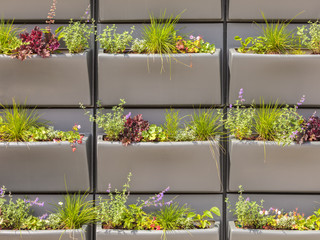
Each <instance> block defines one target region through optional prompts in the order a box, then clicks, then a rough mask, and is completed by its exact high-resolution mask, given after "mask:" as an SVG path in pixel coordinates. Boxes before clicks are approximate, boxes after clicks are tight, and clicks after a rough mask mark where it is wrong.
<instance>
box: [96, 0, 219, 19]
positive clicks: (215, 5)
mask: <svg viewBox="0 0 320 240" xmlns="http://www.w3.org/2000/svg"><path fill="white" fill-rule="evenodd" d="M165 10H166V16H170V15H171V14H173V15H174V16H176V15H177V14H179V13H181V12H182V11H183V10H186V11H185V12H184V13H183V14H182V17H181V19H195V20H212V19H221V11H222V10H221V0H198V1H193V0H184V1H183V3H182V2H181V1H179V0H161V1H158V0H118V1H113V0H99V13H100V21H115V20H118V21H119V20H120V21H128V20H147V19H150V17H149V15H150V14H151V13H153V14H154V15H155V17H160V13H161V11H162V12H163V11H165Z"/></svg>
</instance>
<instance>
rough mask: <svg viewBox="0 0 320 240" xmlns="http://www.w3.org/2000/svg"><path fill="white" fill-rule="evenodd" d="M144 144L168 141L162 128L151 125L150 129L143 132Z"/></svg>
mask: <svg viewBox="0 0 320 240" xmlns="http://www.w3.org/2000/svg"><path fill="white" fill-rule="evenodd" d="M142 137H143V141H144V142H164V141H166V140H167V137H166V134H165V133H164V131H163V129H162V127H159V126H157V125H155V124H151V125H150V127H149V129H148V130H146V131H143V132H142Z"/></svg>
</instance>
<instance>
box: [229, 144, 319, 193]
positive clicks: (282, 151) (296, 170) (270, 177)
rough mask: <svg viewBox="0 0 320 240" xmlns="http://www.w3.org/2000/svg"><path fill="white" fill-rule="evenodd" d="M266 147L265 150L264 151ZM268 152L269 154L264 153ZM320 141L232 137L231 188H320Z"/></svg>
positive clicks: (264, 189)
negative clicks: (284, 142)
mask: <svg viewBox="0 0 320 240" xmlns="http://www.w3.org/2000/svg"><path fill="white" fill-rule="evenodd" d="M264 149H265V151H264ZM265 153H266V158H265V155H264V154H265ZM316 156H320V143H319V142H313V143H306V144H302V145H300V144H291V145H289V146H285V147H283V146H279V145H278V144H277V143H275V142H266V143H265V144H264V143H263V142H262V141H239V140H234V139H233V140H232V142H231V147H230V179H229V189H230V191H235V192H237V191H238V190H239V185H243V187H244V189H245V190H246V191H249V192H250V191H253V192H320V186H319V184H318V183H317V181H315V180H314V176H317V175H318V174H319V171H320V162H319V159H318V157H316Z"/></svg>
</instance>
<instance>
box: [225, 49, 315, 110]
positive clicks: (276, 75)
mask: <svg viewBox="0 0 320 240" xmlns="http://www.w3.org/2000/svg"><path fill="white" fill-rule="evenodd" d="M319 65H320V56H319V55H276V54H273V55H272V54H249V53H238V52H237V51H236V50H235V49H230V56H229V68H230V91H229V103H234V102H235V101H236V100H237V98H238V93H239V89H240V88H243V89H244V98H245V99H246V103H248V104H250V103H251V102H252V100H255V103H259V101H260V97H263V99H264V101H265V102H271V101H276V100H277V99H279V102H280V103H286V104H296V103H297V102H298V101H299V99H300V97H301V96H302V95H306V101H305V103H304V104H307V105H314V104H319V102H320V95H319V91H318V89H319V87H320V82H319V80H318V78H319V76H320V68H319Z"/></svg>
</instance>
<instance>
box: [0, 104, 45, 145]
mask: <svg viewBox="0 0 320 240" xmlns="http://www.w3.org/2000/svg"><path fill="white" fill-rule="evenodd" d="M1 106H2V107H3V110H2V111H1V116H0V140H1V141H8V142H20V141H24V142H25V141H28V139H29V132H28V131H29V130H30V128H32V127H41V126H46V123H44V122H39V118H40V115H39V114H38V113H37V111H36V109H32V110H31V111H29V110H28V109H27V108H26V106H25V105H20V104H18V103H16V102H15V100H14V99H13V102H12V108H8V107H5V106H3V105H1Z"/></svg>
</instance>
